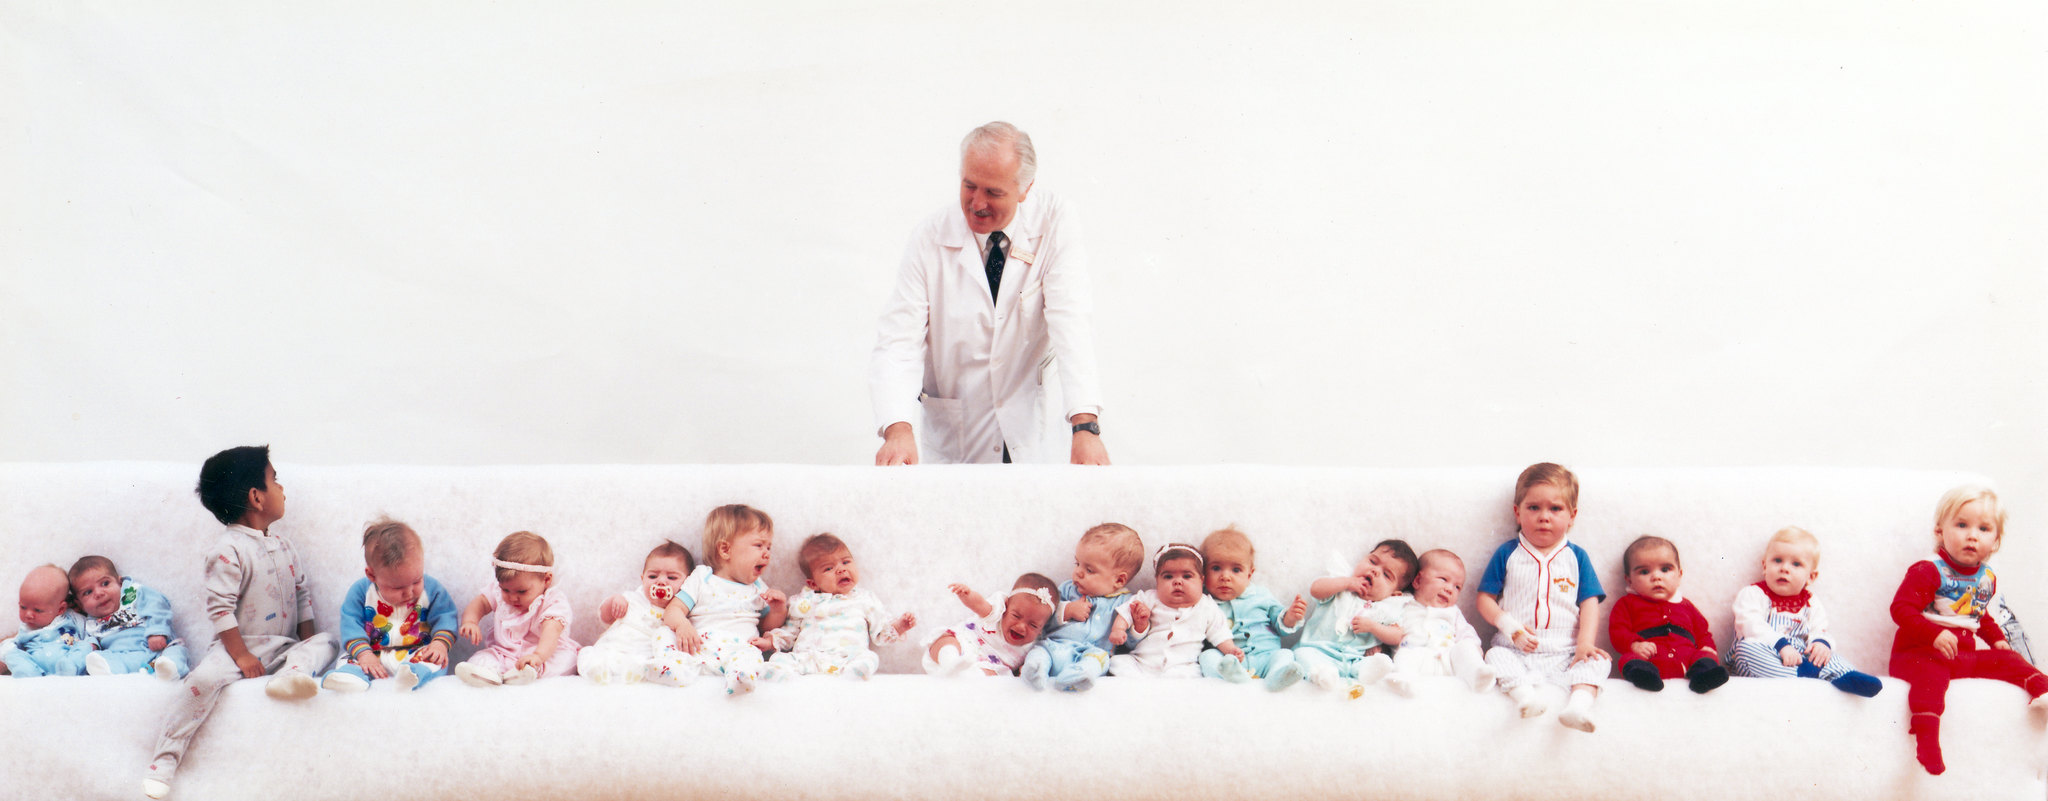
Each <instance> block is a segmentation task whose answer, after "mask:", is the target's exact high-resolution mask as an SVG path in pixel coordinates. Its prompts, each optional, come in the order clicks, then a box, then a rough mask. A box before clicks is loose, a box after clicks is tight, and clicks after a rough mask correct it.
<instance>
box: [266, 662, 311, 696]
mask: <svg viewBox="0 0 2048 801" xmlns="http://www.w3.org/2000/svg"><path fill="white" fill-rule="evenodd" d="M319 692H320V685H319V684H317V683H315V682H314V681H313V677H312V676H309V675H307V674H306V671H303V670H300V669H298V668H285V669H284V670H280V671H278V672H277V675H275V676H271V677H270V681H269V682H267V683H265V684H264V685H263V693H264V694H265V695H268V696H270V697H272V698H276V699H278V700H280V701H303V700H305V699H308V698H311V697H313V696H314V695H317V694H319Z"/></svg>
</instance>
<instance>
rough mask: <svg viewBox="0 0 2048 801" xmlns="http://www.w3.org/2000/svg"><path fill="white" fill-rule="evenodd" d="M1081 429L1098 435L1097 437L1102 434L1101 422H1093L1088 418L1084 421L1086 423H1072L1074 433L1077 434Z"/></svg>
mask: <svg viewBox="0 0 2048 801" xmlns="http://www.w3.org/2000/svg"><path fill="white" fill-rule="evenodd" d="M1083 431H1086V432H1088V433H1090V434H1094V435H1095V436H1098V437H1099V436H1102V424H1101V423H1098V422H1095V421H1094V420H1090V421H1088V422H1086V423H1075V424H1074V433H1076V434H1079V433H1081V432H1083Z"/></svg>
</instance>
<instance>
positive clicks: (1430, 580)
mask: <svg viewBox="0 0 2048 801" xmlns="http://www.w3.org/2000/svg"><path fill="white" fill-rule="evenodd" d="M1417 561H1418V562H1419V563H1420V564H1421V567H1420V569H1418V570H1416V571H1415V586H1414V593H1415V602H1414V603H1411V604H1407V605H1404V606H1402V607H1401V647H1400V649H1399V650H1397V651H1395V652H1394V671H1393V672H1392V673H1389V674H1387V679H1386V681H1387V687H1388V688H1390V689H1392V690H1393V691H1394V692H1397V693H1400V694H1401V695H1406V696H1413V695H1414V694H1415V684H1414V677H1416V676H1457V677H1458V678H1460V679H1463V680H1464V681H1465V683H1466V684H1468V685H1470V686H1471V687H1472V690H1473V691H1474V692H1486V691H1487V690H1491V689H1493V668H1490V667H1487V666H1486V658H1485V657H1483V656H1481V655H1480V653H1479V644H1480V643H1479V632H1478V631H1476V630H1474V629H1473V628H1472V623H1471V622H1470V621H1467V620H1466V619H1465V613H1463V612H1460V611H1458V593H1460V592H1463V591H1464V589H1465V560H1463V559H1459V558H1458V555H1457V554H1455V553H1451V552H1450V551H1446V550H1444V549H1442V548H1438V549H1436V550H1433V551H1424V552H1423V554H1422V556H1420V557H1417Z"/></svg>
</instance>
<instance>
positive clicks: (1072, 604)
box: [1065, 601, 1089, 620]
mask: <svg viewBox="0 0 2048 801" xmlns="http://www.w3.org/2000/svg"><path fill="white" fill-rule="evenodd" d="M1088 611H1089V608H1088V602H1087V601H1068V602H1067V611H1066V614H1065V617H1066V619H1068V620H1087V619H1088Z"/></svg>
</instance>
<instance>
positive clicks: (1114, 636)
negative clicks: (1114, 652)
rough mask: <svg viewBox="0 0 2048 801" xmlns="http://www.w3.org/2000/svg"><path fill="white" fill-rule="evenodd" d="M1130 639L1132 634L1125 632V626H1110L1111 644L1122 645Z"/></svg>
mask: <svg viewBox="0 0 2048 801" xmlns="http://www.w3.org/2000/svg"><path fill="white" fill-rule="evenodd" d="M1118 622H1122V621H1118ZM1130 639H1131V635H1129V634H1125V633H1124V627H1123V626H1112V627H1110V629H1109V644H1110V645H1122V644H1124V643H1126V642H1129V641H1130Z"/></svg>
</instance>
